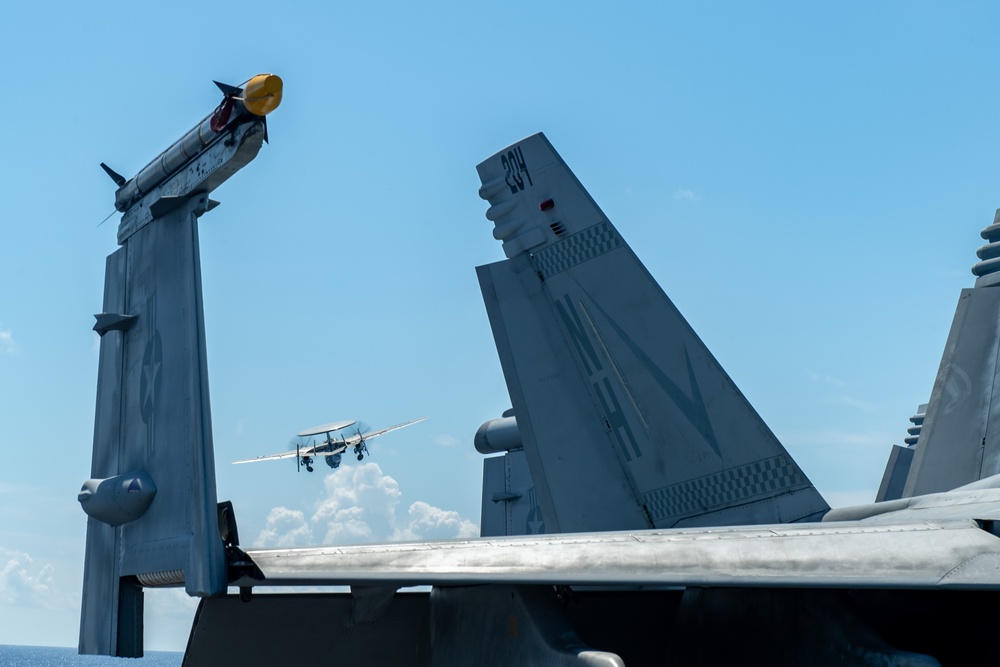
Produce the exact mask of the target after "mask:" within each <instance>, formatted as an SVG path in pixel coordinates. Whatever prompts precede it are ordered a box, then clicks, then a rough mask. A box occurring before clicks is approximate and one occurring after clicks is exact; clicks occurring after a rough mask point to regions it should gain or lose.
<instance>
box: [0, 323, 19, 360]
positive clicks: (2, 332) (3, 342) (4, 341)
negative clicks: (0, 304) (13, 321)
mask: <svg viewBox="0 0 1000 667" xmlns="http://www.w3.org/2000/svg"><path fill="white" fill-rule="evenodd" d="M17 350H18V347H17V343H16V342H14V332H13V331H11V330H10V329H4V328H3V323H2V322H0V352H5V353H7V354H14V353H16V352H17Z"/></svg>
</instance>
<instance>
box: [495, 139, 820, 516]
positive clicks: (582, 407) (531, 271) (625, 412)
mask: <svg viewBox="0 0 1000 667" xmlns="http://www.w3.org/2000/svg"><path fill="white" fill-rule="evenodd" d="M478 171H479V176H480V178H481V179H482V183H483V186H482V188H481V189H480V196H481V197H483V198H484V199H487V200H488V201H489V203H490V209H489V210H488V211H487V213H486V217H487V218H488V219H490V220H492V221H493V222H494V224H495V229H494V232H493V235H494V237H495V238H496V239H497V240H499V241H501V242H502V243H503V248H504V253H505V254H506V255H507V257H508V259H507V260H506V261H502V262H497V263H494V264H490V265H487V266H481V267H479V268H478V274H479V281H480V286H481V288H482V293H483V298H484V301H485V303H486V309H487V312H488V313H489V317H490V324H491V326H492V329H493V335H494V339H495V341H496V345H497V351H498V354H499V356H500V361H501V364H502V366H503V371H504V376H505V378H506V381H507V388H508V391H509V393H510V397H511V401H512V405H513V414H514V415H515V416H516V420H517V426H518V430H519V432H520V437H521V439H522V441H523V445H524V452H525V457H526V459H527V462H528V466H529V468H530V471H531V478H532V479H533V480H534V484H535V490H534V491H535V497H536V498H537V500H538V503H539V505H540V507H541V510H542V514H543V516H544V521H545V525H546V530H547V531H548V532H569V531H584V530H607V529H628V528H643V527H670V526H691V525H719V524H729V523H763V522H787V521H796V520H803V519H807V518H814V517H817V516H818V515H819V514H821V513H822V512H824V511H825V510H826V509H828V506H827V505H826V503H825V502H824V501H823V499H822V498H821V497H820V495H819V493H818V492H817V491H816V490H815V488H814V487H813V486H812V484H811V483H810V482H809V480H808V479H807V478H806V476H805V475H804V474H803V473H802V471H801V470H800V469H799V467H798V465H797V464H796V463H795V462H794V461H793V460H792V458H791V457H790V456H789V455H788V453H787V452H786V451H785V449H784V447H782V446H781V444H780V443H779V442H778V440H777V439H776V438H775V436H774V434H773V433H771V431H770V429H768V427H767V426H766V425H765V424H764V422H763V420H761V418H760V417H759V416H758V415H757V413H756V412H755V411H754V409H753V407H752V406H751V405H750V404H749V402H748V401H747V400H746V398H744V396H743V394H742V393H741V392H740V391H739V389H738V388H737V387H736V385H735V384H734V383H733V382H732V380H731V379H730V378H729V376H728V375H727V374H726V373H725V371H724V370H723V369H722V368H721V367H720V366H719V364H718V362H717V361H716V360H715V358H714V357H713V356H712V354H711V353H710V352H709V351H708V349H707V348H706V347H705V345H704V344H703V343H702V342H701V340H700V339H699V338H698V336H697V334H695V332H694V331H693V330H692V329H691V327H690V326H689V325H688V323H687V322H686V321H685V320H684V318H683V317H682V316H681V314H680V313H679V312H678V311H677V309H676V308H675V307H674V305H673V304H672V303H671V302H670V300H669V299H668V298H667V296H666V294H664V292H663V290H661V289H660V287H659V285H658V284H657V283H656V281H655V280H653V278H652V276H650V275H649V273H648V272H647V271H646V269H645V267H643V266H642V264H641V263H640V262H639V260H638V258H637V257H636V256H635V254H634V253H633V252H632V250H631V248H629V246H628V244H627V243H626V242H625V240H624V239H623V238H622V237H621V235H620V234H619V233H618V230H617V229H615V227H614V226H613V225H612V224H611V223H610V222H609V221H608V219H607V218H606V217H605V215H604V214H603V212H602V211H601V210H600V208H598V207H597V205H596V204H595V203H594V201H593V200H592V199H591V198H590V196H589V194H588V193H587V192H586V190H584V188H583V187H582V186H581V185H580V183H579V181H577V179H576V178H575V176H574V175H573V174H572V172H571V171H570V170H569V168H568V167H567V166H566V165H565V163H564V162H563V161H562V159H561V158H560V157H559V156H558V155H557V154H556V152H555V150H554V149H553V148H552V146H551V145H550V144H549V142H548V140H547V139H546V138H545V137H544V135H542V134H537V135H534V136H532V137H529V138H527V139H525V140H523V141H521V142H518V143H517V144H514V145H513V146H510V147H509V148H506V149H504V150H503V151H501V152H499V153H497V154H496V155H494V156H493V157H491V158H489V159H488V160H486V161H485V162H483V163H482V164H480V165H479V167H478Z"/></svg>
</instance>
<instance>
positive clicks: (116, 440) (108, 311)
mask: <svg viewBox="0 0 1000 667" xmlns="http://www.w3.org/2000/svg"><path fill="white" fill-rule="evenodd" d="M234 90H235V89H234ZM207 123H208V121H207V120H206V121H203V122H201V123H199V125H198V126H196V128H195V129H194V130H192V131H191V132H190V133H188V134H187V135H185V136H184V137H183V138H182V139H181V140H180V141H178V142H176V143H175V144H173V145H172V146H171V147H169V148H168V149H167V150H166V151H165V152H164V153H163V154H161V155H160V156H159V157H158V158H157V159H155V160H154V161H153V162H152V163H150V165H148V166H147V167H146V168H145V169H143V170H142V171H141V172H140V173H139V175H138V176H136V177H135V178H132V179H130V180H128V181H125V180H124V179H123V178H122V177H120V176H119V175H117V174H115V173H114V172H113V171H111V170H110V169H108V168H105V170H106V171H108V173H109V175H112V177H113V178H114V179H115V182H116V183H118V185H119V186H120V187H119V190H118V192H117V193H116V208H118V210H120V211H123V213H124V215H123V216H122V222H121V224H120V225H119V228H118V241H119V243H120V244H121V245H122V247H121V248H120V249H119V250H117V251H116V252H115V253H113V254H112V255H111V256H110V257H109V258H108V262H107V267H106V268H107V273H106V278H105V294H104V305H103V312H102V313H101V314H99V315H98V316H97V325H96V326H95V330H97V331H98V332H99V333H100V334H101V360H100V366H99V372H98V390H97V410H96V417H95V425H94V445H93V459H92V465H91V474H90V476H91V478H92V479H91V480H90V481H88V482H86V483H85V484H84V489H83V491H82V492H81V494H80V496H79V498H80V500H81V502H82V503H84V504H85V506H86V507H87V508H88V513H89V514H90V518H89V520H88V529H87V547H86V562H85V565H84V582H83V604H82V606H81V622H80V644H79V649H80V652H81V653H92V654H105V655H120V656H129V657H135V656H141V655H142V646H143V627H142V588H141V586H140V585H139V584H138V583H137V582H138V581H143V582H147V583H149V582H153V583H162V582H171V583H176V582H182V583H183V585H184V587H185V589H186V591H187V593H188V594H189V595H193V596H209V595H218V594H220V593H224V592H225V590H226V585H227V579H228V572H227V563H226V555H225V545H224V544H223V541H222V539H220V532H219V525H218V515H217V511H218V510H217V499H216V486H215V457H214V451H213V446H212V420H211V408H210V405H209V392H208V362H207V352H206V345H205V325H204V314H203V306H202V292H201V259H200V257H199V249H198V218H199V216H200V215H202V214H203V213H205V212H206V211H207V210H209V209H211V208H212V207H214V205H215V204H216V203H217V202H213V201H212V200H210V199H209V197H208V193H209V192H210V191H211V190H212V189H213V188H215V187H216V186H218V185H219V184H220V183H222V182H223V181H225V180H226V179H227V178H229V176H231V175H232V174H233V173H235V172H236V171H237V170H239V169H240V168H241V167H242V166H244V165H245V164H246V163H247V162H249V161H250V160H252V159H253V157H254V156H255V155H256V154H257V151H258V150H259V149H260V146H261V143H262V141H263V138H264V121H263V119H262V118H260V117H256V116H253V117H251V115H248V114H238V115H235V116H233V120H232V121H231V122H228V123H227V124H224V125H223V126H221V130H220V131H219V132H218V134H216V133H215V132H214V131H212V132H211V134H212V135H213V136H212V137H211V138H210V137H208V136H207V134H206V127H207V125H206V124H207ZM109 478H111V479H109ZM101 480H105V481H103V482H102V481H101ZM118 492H121V493H124V494H125V495H126V497H127V498H128V497H129V494H133V493H135V494H137V495H138V496H141V498H128V499H129V502H128V503H125V504H126V505H127V507H123V508H119V509H122V510H123V511H117V509H116V507H117V506H118V505H122V503H120V502H118V500H116V497H115V494H116V493H118ZM154 493H155V495H153V494H154ZM136 500H142V502H133V501H136Z"/></svg>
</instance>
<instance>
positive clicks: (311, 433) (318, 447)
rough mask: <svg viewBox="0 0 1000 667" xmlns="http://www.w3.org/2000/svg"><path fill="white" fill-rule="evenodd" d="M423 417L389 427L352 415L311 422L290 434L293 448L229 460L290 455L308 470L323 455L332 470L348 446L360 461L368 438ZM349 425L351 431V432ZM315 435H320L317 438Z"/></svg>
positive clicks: (271, 459)
mask: <svg viewBox="0 0 1000 667" xmlns="http://www.w3.org/2000/svg"><path fill="white" fill-rule="evenodd" d="M425 419H427V417H421V418H419V419H414V420H412V421H408V422H403V423H402V424H396V425H395V426H390V427H389V428H382V429H379V430H377V431H372V430H370V429H369V428H368V425H367V424H365V423H364V422H359V421H357V420H353V419H349V420H346V421H339V422H330V423H329V424H320V425H319V426H313V427H311V428H307V429H305V430H303V431H300V432H299V433H297V434H296V435H295V437H294V438H292V442H293V443H294V444H295V449H293V450H290V451H287V452H281V453H279V454H266V455H264V456H255V457H254V458H252V459H242V460H240V461H233V464H238V463H254V462H256V461H274V460H276V459H290V458H292V457H293V456H294V457H295V469H296V470H301V468H302V466H305V469H306V470H308V471H309V472H312V471H313V458H314V457H323V459H324V460H326V464H327V465H328V466H330V467H331V468H333V469H334V470H336V469H337V468H339V467H340V462H341V457H342V455H343V454H344V452H346V451H347V449H348V448H349V447H353V448H354V455H355V456H357V457H358V460H359V461H361V460H362V459H364V458H365V454H367V453H368V444H367V442H368V440H371V439H372V438H377V437H378V436H380V435H385V434H386V433H392V432H393V431H398V430H399V429H401V428H406V427H407V426H410V425H412V424H416V423H418V422H422V421H424V420H425ZM352 429H353V432H351V430H352ZM362 431H363V432H362ZM317 436H323V437H322V438H320V439H317Z"/></svg>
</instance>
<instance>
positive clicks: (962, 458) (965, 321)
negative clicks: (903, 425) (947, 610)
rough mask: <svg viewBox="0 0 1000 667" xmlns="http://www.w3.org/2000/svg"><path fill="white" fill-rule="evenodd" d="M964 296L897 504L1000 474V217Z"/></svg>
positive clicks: (988, 234) (987, 233)
mask: <svg viewBox="0 0 1000 667" xmlns="http://www.w3.org/2000/svg"><path fill="white" fill-rule="evenodd" d="M982 237H983V238H984V239H986V241H987V243H986V245H984V246H982V247H981V248H979V250H978V251H977V255H978V256H979V258H980V259H981V260H982V261H980V262H978V263H977V264H976V265H975V266H973V267H972V272H973V273H974V274H975V275H976V276H977V279H976V284H975V287H973V288H972V289H964V290H962V293H961V295H960V296H959V299H958V307H957V308H956V309H955V318H954V320H952V324H951V331H950V332H949V334H948V341H947V342H946V343H945V348H944V354H943V355H942V357H941V365H940V366H939V368H938V374H937V378H936V379H935V380H934V388H933V390H932V391H931V399H930V402H929V403H928V406H927V415H926V417H925V419H924V423H923V427H922V430H921V431H920V439H919V442H918V443H917V445H916V449H915V453H914V456H913V463H912V465H911V467H910V473H909V476H908V477H907V478H906V486H905V488H904V490H903V496H904V497H909V496H919V495H924V494H927V493H935V492H938V491H949V490H951V489H953V488H955V487H958V486H963V485H965V484H969V483H971V482H975V481H977V480H980V479H982V478H984V477H989V476H991V475H996V474H998V473H1000V421H998V420H1000V400H998V399H1000V376H998V374H997V363H998V361H1000V359H998V349H1000V209H998V210H997V213H996V216H995V218H994V220H993V224H992V225H990V226H989V227H987V228H986V229H984V230H983V231H982Z"/></svg>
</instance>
